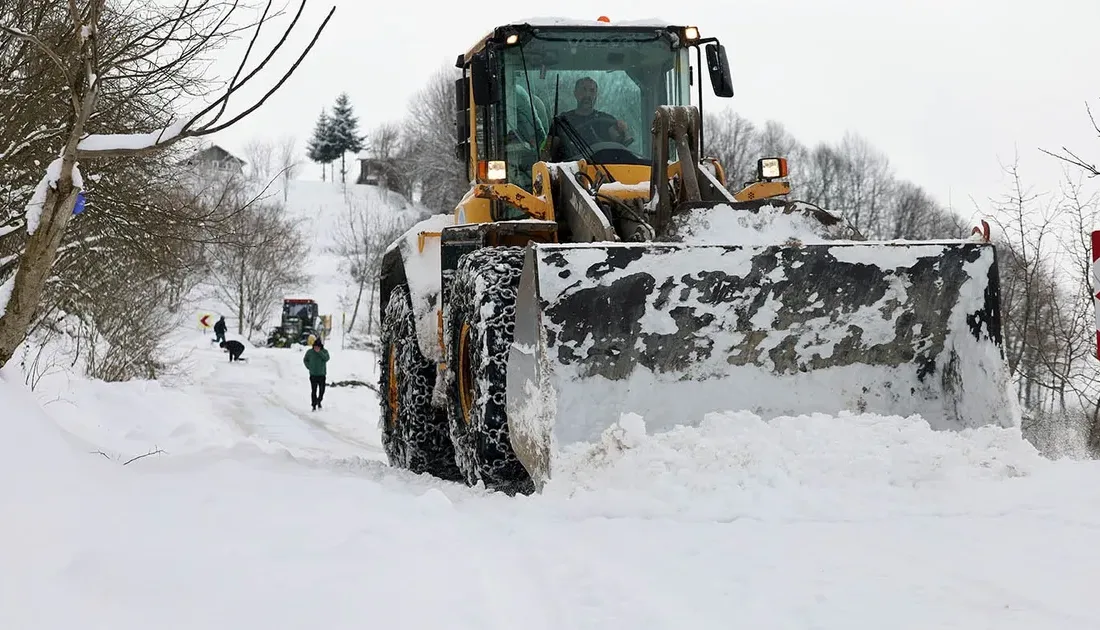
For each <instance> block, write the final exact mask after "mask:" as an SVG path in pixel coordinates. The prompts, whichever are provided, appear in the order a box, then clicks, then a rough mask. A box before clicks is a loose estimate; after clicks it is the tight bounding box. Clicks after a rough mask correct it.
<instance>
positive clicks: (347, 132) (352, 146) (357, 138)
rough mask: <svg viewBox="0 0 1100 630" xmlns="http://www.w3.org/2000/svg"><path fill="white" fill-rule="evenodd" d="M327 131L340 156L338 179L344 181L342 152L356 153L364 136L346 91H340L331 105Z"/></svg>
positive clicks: (360, 147)
mask: <svg viewBox="0 0 1100 630" xmlns="http://www.w3.org/2000/svg"><path fill="white" fill-rule="evenodd" d="M329 133H330V136H329V137H330V138H331V141H332V144H333V145H334V149H335V150H336V151H337V152H338V155H339V156H340V181H341V182H344V181H345V175H346V173H347V169H346V168H345V165H344V154H345V153H347V152H348V151H353V152H356V153H358V152H359V151H362V150H363V139H364V136H362V135H360V134H359V119H358V118H357V117H356V116H355V114H354V112H353V111H352V107H351V101H350V100H349V99H348V94H347V92H342V93H341V94H340V96H338V97H336V103H335V104H334V105H333V106H332V118H331V119H330V126H329ZM334 159H335V156H334Z"/></svg>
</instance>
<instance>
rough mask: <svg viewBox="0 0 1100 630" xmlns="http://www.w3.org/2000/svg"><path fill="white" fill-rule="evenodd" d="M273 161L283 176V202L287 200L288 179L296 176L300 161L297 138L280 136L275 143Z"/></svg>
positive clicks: (299, 168)
mask: <svg viewBox="0 0 1100 630" xmlns="http://www.w3.org/2000/svg"><path fill="white" fill-rule="evenodd" d="M275 163H276V165H277V166H278V169H279V173H280V175H281V176H282V178H283V203H286V202H287V200H288V194H289V193H288V191H289V190H290V180H292V179H294V178H295V177H297V176H298V171H300V170H301V167H302V161H301V158H300V157H299V156H298V139H297V138H295V137H294V136H290V135H287V136H281V137H280V138H279V140H278V143H277V144H276V145H275Z"/></svg>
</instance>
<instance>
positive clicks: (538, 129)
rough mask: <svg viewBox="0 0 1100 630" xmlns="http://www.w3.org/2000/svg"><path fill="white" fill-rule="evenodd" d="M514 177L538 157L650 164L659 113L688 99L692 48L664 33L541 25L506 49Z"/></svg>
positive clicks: (509, 158)
mask: <svg viewBox="0 0 1100 630" xmlns="http://www.w3.org/2000/svg"><path fill="white" fill-rule="evenodd" d="M502 61H503V63H502V70H503V74H504V86H503V87H504V90H503V96H504V98H503V101H504V106H505V111H504V119H505V120H504V123H505V124H504V127H505V129H504V147H503V148H504V149H505V151H504V152H505V160H506V162H507V165H508V179H509V181H511V182H513V183H515V184H518V185H520V186H522V187H524V188H528V189H530V183H531V167H532V166H533V165H534V163H535V162H537V161H538V160H539V159H543V160H547V161H551V162H563V161H572V160H579V159H589V160H595V161H598V162H601V163H613V164H649V161H650V155H651V149H652V147H651V146H650V144H651V142H652V137H651V132H650V127H651V125H652V121H653V113H654V111H656V109H657V108H658V107H659V106H661V105H688V104H690V95H689V90H690V85H689V81H690V74H691V73H690V68H689V61H688V53H687V50H686V49H684V48H678V47H674V39H673V37H672V35H671V34H670V33H668V32H667V31H663V30H656V29H653V30H646V31H633V32H631V31H612V32H608V31H602V30H578V31H563V30H553V31H546V30H542V31H540V30H538V29H535V30H534V31H533V35H531V36H528V37H527V38H526V41H521V42H520V43H519V44H517V45H513V46H509V47H506V48H505V49H504V51H503V60H502Z"/></svg>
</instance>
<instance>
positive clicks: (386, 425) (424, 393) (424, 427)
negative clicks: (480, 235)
mask: <svg viewBox="0 0 1100 630" xmlns="http://www.w3.org/2000/svg"><path fill="white" fill-rule="evenodd" d="M380 353H381V354H380V356H379V364H380V368H381V369H380V370H379V382H378V385H379V388H378V391H379V393H380V395H379V398H380V399H381V407H382V414H381V417H380V418H379V428H380V429H381V432H382V448H383V450H384V451H385V452H386V457H387V458H388V459H389V461H390V465H391V466H394V467H397V468H405V469H408V470H410V471H412V472H414V473H417V474H419V473H428V474H430V475H433V476H435V477H439V478H441V479H446V480H448V481H461V480H462V476H461V475H460V474H459V471H458V467H457V466H456V465H455V453H454V447H453V446H452V445H451V438H450V435H449V432H448V429H447V411H446V410H445V409H439V408H437V407H434V406H432V389H433V387H434V385H435V377H436V371H435V364H433V363H432V362H431V361H429V360H427V359H425V358H424V355H423V354H421V352H420V347H419V346H417V343H416V323H415V320H414V317H413V310H412V306H411V302H410V300H409V292H408V289H407V288H406V287H405V286H403V285H402V286H398V287H396V288H395V289H394V290H393V292H391V293H390V300H389V303H388V304H387V305H386V312H385V313H384V314H383V316H382V336H381V350H380Z"/></svg>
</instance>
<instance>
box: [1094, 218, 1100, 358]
mask: <svg viewBox="0 0 1100 630" xmlns="http://www.w3.org/2000/svg"><path fill="white" fill-rule="evenodd" d="M1098 260H1100V230H1093V231H1092V305H1093V308H1094V310H1095V312H1096V358H1097V359H1100V264H1097V261H1098Z"/></svg>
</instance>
